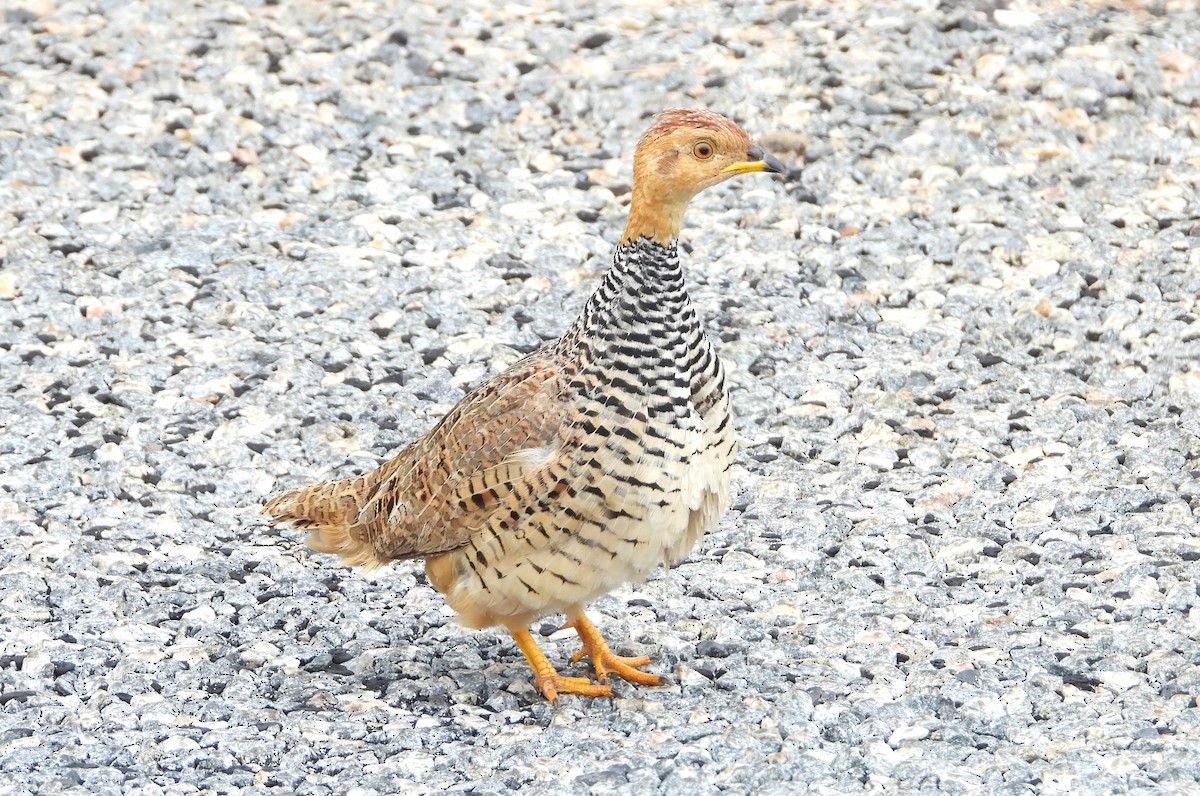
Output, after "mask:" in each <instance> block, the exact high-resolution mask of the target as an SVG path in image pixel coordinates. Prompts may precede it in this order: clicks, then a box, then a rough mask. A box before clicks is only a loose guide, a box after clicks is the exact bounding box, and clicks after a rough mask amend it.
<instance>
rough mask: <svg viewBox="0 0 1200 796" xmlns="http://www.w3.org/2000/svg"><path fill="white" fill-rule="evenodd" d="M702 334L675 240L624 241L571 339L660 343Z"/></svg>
mask: <svg viewBox="0 0 1200 796" xmlns="http://www.w3.org/2000/svg"><path fill="white" fill-rule="evenodd" d="M692 327H695V328H696V329H698V328H699V322H698V320H697V319H696V313H695V311H694V310H693V309H692V304H691V300H690V299H689V298H688V293H687V288H686V286H685V285H684V281H683V269H682V267H681V266H680V263H679V250H678V248H677V246H676V243H675V241H674V239H671V240H669V242H668V243H667V244H665V245H664V244H663V243H660V242H659V241H657V240H654V239H651V238H648V237H638V238H637V239H636V240H633V241H622V242H621V244H620V245H619V246H617V250H616V252H615V254H614V255H613V265H612V268H610V269H609V271H608V273H607V274H605V276H604V279H603V280H601V282H600V285H599V286H598V287H597V288H596V291H595V292H594V293H593V294H592V296H591V298H589V299H588V301H587V304H586V305H584V309H583V312H582V314H581V315H580V316H579V319H578V320H577V321H576V322H575V324H574V326H573V327H572V330H571V331H572V333H573V335H572V336H573V337H575V338H576V339H578V338H579V337H583V338H590V339H598V340H608V341H610V342H614V343H619V342H620V340H621V339H623V338H626V339H627V338H629V337H630V336H631V335H633V336H635V337H638V336H642V335H649V336H651V337H656V336H659V335H661V334H663V333H664V332H665V331H670V332H674V333H678V332H681V331H682V330H684V329H689V330H690V329H692Z"/></svg>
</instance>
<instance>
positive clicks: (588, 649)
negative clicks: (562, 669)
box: [567, 611, 666, 685]
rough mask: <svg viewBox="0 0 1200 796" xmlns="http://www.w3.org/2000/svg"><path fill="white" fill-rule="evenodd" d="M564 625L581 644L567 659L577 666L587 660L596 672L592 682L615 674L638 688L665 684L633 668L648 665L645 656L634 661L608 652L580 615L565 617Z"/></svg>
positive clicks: (657, 677)
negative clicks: (572, 630) (578, 649)
mask: <svg viewBox="0 0 1200 796" xmlns="http://www.w3.org/2000/svg"><path fill="white" fill-rule="evenodd" d="M567 624H568V625H570V626H571V627H573V628H575V632H577V633H578V634H579V639H580V641H582V642H583V649H581V650H580V651H579V652H577V653H575V654H574V655H573V656H571V663H578V662H579V661H581V660H583V658H584V656H587V657H589V658H591V659H592V669H593V670H594V671H595V672H596V679H597V680H599V681H600V682H602V683H607V682H608V675H609V674H615V675H616V676H617V677H620V678H621V679H622V680H628V681H629V682H631V683H637V684H638V685H665V684H666V681H665V680H663V678H662V677H660V676H658V675H657V674H651V673H650V672H640V671H638V670H637V668H636V667H638V666H645V665H647V664H648V663H650V658H648V657H646V656H645V655H642V656H639V657H637V658H623V657H621V656H620V655H615V654H614V653H613V652H612V650H610V649H609V648H608V643H607V642H605V640H604V637H603V636H601V635H600V631H599V630H597V629H596V626H595V625H593V624H592V622H591V620H589V619H588V618H587V617H586V616H584V613H583V611H572V612H571V613H570V615H569V616H568V619H567Z"/></svg>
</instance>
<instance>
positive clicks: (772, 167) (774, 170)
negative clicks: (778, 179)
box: [763, 154, 787, 174]
mask: <svg viewBox="0 0 1200 796" xmlns="http://www.w3.org/2000/svg"><path fill="white" fill-rule="evenodd" d="M763 163H766V164H767V168H766V169H765V171H767V172H768V173H770V174H787V167H786V166H784V165H783V164H782V163H780V162H779V159H778V158H776V157H775V156H774V155H766V154H764V155H763Z"/></svg>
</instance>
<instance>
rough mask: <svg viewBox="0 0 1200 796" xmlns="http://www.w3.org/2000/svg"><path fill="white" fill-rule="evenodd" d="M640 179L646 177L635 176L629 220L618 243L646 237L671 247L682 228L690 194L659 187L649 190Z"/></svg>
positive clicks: (632, 241)
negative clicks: (638, 178)
mask: <svg viewBox="0 0 1200 796" xmlns="http://www.w3.org/2000/svg"><path fill="white" fill-rule="evenodd" d="M643 182H645V180H642V181H640V182H639V181H638V180H636V179H635V180H634V185H633V192H632V193H633V196H632V200H631V202H630V204H629V220H628V221H626V222H625V231H624V232H622V233H621V245H622V246H627V245H630V244H634V243H637V241H638V240H640V239H642V238H645V239H647V240H650V241H653V242H655V243H657V244H659V245H660V246H662V247H664V248H672V247H674V245H675V238H676V237H677V236H678V235H679V231H680V230H681V229H683V211H684V210H686V209H687V205H688V200H689V199H691V195H690V194H688V195H686V196H685V195H675V194H668V193H666V192H665V191H664V190H662V189H661V188H660V189H657V190H656V191H654V192H650V191H649V190H648V189H646V188H644V186H643V184H642V183H643Z"/></svg>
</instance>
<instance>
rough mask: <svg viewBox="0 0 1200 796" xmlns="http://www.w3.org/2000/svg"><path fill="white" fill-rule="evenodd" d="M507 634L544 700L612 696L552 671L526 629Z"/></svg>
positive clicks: (584, 681)
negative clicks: (522, 657) (531, 672)
mask: <svg viewBox="0 0 1200 796" xmlns="http://www.w3.org/2000/svg"><path fill="white" fill-rule="evenodd" d="M508 632H509V633H511V634H512V637H513V640H514V641H516V642H517V646H518V647H520V648H521V652H522V653H524V655H525V660H527V661H529V666H530V668H532V669H533V684H534V685H535V686H537V688H538V690H539V691H541V692H542V694H543V695H544V696H545V697H546V699H548V700H550V701H551V702H554V701H555V700H557V699H558V694H559V692H560V691H561V692H562V693H564V694H581V695H582V696H591V697H611V696H612V695H613V694H612V689H611V688H609V687H608V686H606V685H597V684H596V683H593V682H592V681H591V680H589V679H587V678H586V677H563V676H562V675H560V674H559V673H558V672H556V671H554V667H553V666H551V665H550V661H549V660H548V659H547V658H546V656H545V654H544V653H543V652H542V650H541V648H540V647H538V645H537V642H536V641H534V640H533V636H531V635H529V630H528V629H527V628H524V627H518V628H512V627H510V628H509V629H508ZM601 643H603V642H601ZM638 674H641V672H638Z"/></svg>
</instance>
